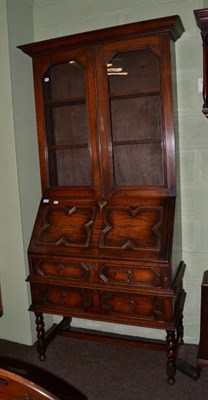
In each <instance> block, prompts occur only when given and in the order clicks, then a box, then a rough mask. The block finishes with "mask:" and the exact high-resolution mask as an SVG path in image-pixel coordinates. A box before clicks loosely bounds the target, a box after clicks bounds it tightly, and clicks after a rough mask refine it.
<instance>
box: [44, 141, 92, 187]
mask: <svg viewBox="0 0 208 400" xmlns="http://www.w3.org/2000/svg"><path fill="white" fill-rule="evenodd" d="M49 164H50V165H51V164H52V167H51V168H54V166H55V171H54V173H53V175H52V176H51V185H52V186H89V185H90V175H89V170H90V166H89V154H88V149H87V148H86V149H84V148H79V149H67V150H57V151H52V152H49Z"/></svg>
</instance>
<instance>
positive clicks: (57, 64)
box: [34, 49, 101, 197]
mask: <svg viewBox="0 0 208 400" xmlns="http://www.w3.org/2000/svg"><path fill="white" fill-rule="evenodd" d="M92 59H93V56H92V52H91V51H90V50H89V49H88V50H85V49H82V51H80V50H75V51H71V52H65V53H60V54H58V55H56V56H51V57H50V56H47V57H46V56H44V57H41V58H40V59H35V60H34V69H35V77H36V80H35V90H36V101H37V121H38V132H39V148H40V162H41V172H42V173H41V176H42V186H43V194H44V195H45V194H46V193H48V194H49V195H51V194H52V195H53V193H55V194H56V196H58V195H62V194H64V195H67V196H70V195H73V196H76V195H79V196H80V194H81V195H85V196H90V197H92V196H98V197H99V193H100V187H101V183H100V165H99V150H98V140H97V123H96V121H97V119H96V109H95V106H94V105H95V77H94V70H93V63H92Z"/></svg>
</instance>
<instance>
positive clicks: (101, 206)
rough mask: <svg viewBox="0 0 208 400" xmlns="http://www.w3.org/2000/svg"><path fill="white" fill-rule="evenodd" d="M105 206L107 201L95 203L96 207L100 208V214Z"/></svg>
mask: <svg viewBox="0 0 208 400" xmlns="http://www.w3.org/2000/svg"><path fill="white" fill-rule="evenodd" d="M106 204H107V201H105V200H99V201H98V202H97V205H98V206H99V207H100V212H102V209H103V207H105V206H106Z"/></svg>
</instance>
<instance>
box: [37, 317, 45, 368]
mask: <svg viewBox="0 0 208 400" xmlns="http://www.w3.org/2000/svg"><path fill="white" fill-rule="evenodd" d="M35 316H36V320H35V323H36V331H37V338H38V343H37V352H38V353H39V358H40V360H41V361H44V360H45V358H46V356H45V351H46V345H45V329H44V327H45V324H44V318H43V314H42V313H35Z"/></svg>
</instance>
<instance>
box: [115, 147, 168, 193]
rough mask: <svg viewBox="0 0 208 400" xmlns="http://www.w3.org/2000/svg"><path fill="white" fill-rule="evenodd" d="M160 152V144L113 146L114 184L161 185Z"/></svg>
mask: <svg viewBox="0 0 208 400" xmlns="http://www.w3.org/2000/svg"><path fill="white" fill-rule="evenodd" d="M161 153H162V152H161V145H160V144H137V145H134V146H133V145H124V146H114V150H113V155H114V164H115V165H116V168H115V182H116V185H118V186H129V185H132V186H135V185H136V186H139V185H141V186H143V185H144V186H146V185H147V186H149V185H150V186H151V185H161V176H162V173H163V171H162V158H161Z"/></svg>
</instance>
